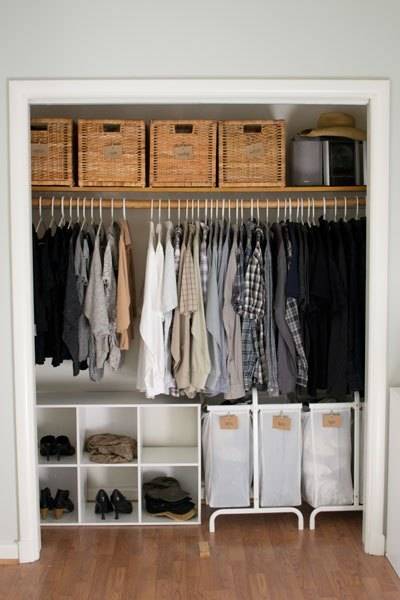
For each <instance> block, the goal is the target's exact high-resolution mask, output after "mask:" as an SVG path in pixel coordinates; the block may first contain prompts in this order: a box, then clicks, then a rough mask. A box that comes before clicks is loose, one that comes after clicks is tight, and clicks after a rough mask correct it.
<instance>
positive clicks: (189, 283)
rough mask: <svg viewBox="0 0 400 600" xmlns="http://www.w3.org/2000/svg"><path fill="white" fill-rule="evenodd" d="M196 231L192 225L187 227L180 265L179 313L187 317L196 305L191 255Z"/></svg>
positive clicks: (194, 278) (195, 308)
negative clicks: (186, 238) (186, 239)
mask: <svg viewBox="0 0 400 600" xmlns="http://www.w3.org/2000/svg"><path fill="white" fill-rule="evenodd" d="M195 231H196V228H195V226H194V225H193V223H190V224H189V225H188V241H187V245H186V250H185V254H184V256H183V259H182V260H183V264H182V283H181V290H180V294H181V295H180V300H179V311H180V313H181V314H184V315H187V314H189V313H192V312H195V311H196V310H197V308H198V305H197V288H196V276H195V272H194V263H193V255H192V240H193V235H194V233H195Z"/></svg>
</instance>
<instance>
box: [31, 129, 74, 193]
mask: <svg viewBox="0 0 400 600" xmlns="http://www.w3.org/2000/svg"><path fill="white" fill-rule="evenodd" d="M31 165H32V166H31V171H32V184H33V185H68V186H72V185H73V183H74V181H73V173H72V119H31Z"/></svg>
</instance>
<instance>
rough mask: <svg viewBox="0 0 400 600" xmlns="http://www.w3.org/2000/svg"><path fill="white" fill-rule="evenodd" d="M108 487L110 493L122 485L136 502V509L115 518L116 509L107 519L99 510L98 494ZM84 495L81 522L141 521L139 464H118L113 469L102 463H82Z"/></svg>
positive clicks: (123, 492)
mask: <svg viewBox="0 0 400 600" xmlns="http://www.w3.org/2000/svg"><path fill="white" fill-rule="evenodd" d="M100 489H104V490H105V491H106V492H107V494H108V495H109V496H110V495H111V493H112V492H113V490H114V489H118V490H119V491H120V492H122V494H124V496H125V497H126V498H127V499H128V500H130V501H131V502H132V504H133V512H132V513H131V514H128V515H122V514H121V515H120V518H119V519H115V518H114V517H115V515H114V513H108V514H107V515H106V518H105V520H102V518H101V515H99V514H96V513H95V505H96V502H95V501H96V494H97V492H98V491H99V490H100ZM80 498H81V504H80V506H81V509H80V515H81V524H82V525H127V524H130V525H132V524H137V523H138V522H139V512H138V469H137V467H135V466H130V467H129V468H123V467H121V466H117V467H115V468H113V469H109V468H108V466H106V465H100V466H99V468H97V469H91V468H90V467H81V469H80Z"/></svg>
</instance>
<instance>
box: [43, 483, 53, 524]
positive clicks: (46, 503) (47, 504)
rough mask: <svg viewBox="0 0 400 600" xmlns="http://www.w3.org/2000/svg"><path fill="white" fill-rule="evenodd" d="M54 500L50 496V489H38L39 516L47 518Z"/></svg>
mask: <svg viewBox="0 0 400 600" xmlns="http://www.w3.org/2000/svg"><path fill="white" fill-rule="evenodd" d="M53 508H54V500H53V498H52V496H51V492H50V489H49V488H48V487H46V488H43V489H42V490H40V516H41V518H42V519H43V520H44V519H47V517H48V514H49V510H53Z"/></svg>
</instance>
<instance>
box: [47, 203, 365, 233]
mask: <svg viewBox="0 0 400 600" xmlns="http://www.w3.org/2000/svg"><path fill="white" fill-rule="evenodd" d="M72 202H73V199H72V197H71V198H70V200H69V225H70V226H72V223H73V205H72ZM95 202H96V203H98V208H99V226H102V225H103V199H102V198H101V197H100V198H99V200H98V201H96V200H95V199H94V198H91V200H90V220H91V221H90V222H91V223H92V224H93V223H94V222H95V218H94V204H95ZM107 202H108V201H107ZM162 202H165V200H164V201H163V200H161V198H160V199H159V200H158V222H161V213H162ZM177 202H178V207H177V211H178V215H177V216H178V222H179V223H180V222H181V200H180V199H178V200H177ZM182 202H184V201H182ZM189 202H190V201H189V199H186V201H185V203H186V206H185V220H186V222H187V221H188V220H189V213H190V212H191V219H192V221H193V220H194V217H195V207H196V208H197V219H200V199H197V200H195V199H193V198H192V200H191V211H190V208H189ZM234 202H235V204H234V210H235V214H236V224H238V222H239V214H240V219H241V222H243V220H244V217H243V213H244V206H243V202H244V201H243V198H241V199H239V198H236V199H235V200H234ZM264 202H265V219H266V222H267V223H268V222H269V209H270V207H269V199H268V198H266V200H265V201H264ZM275 202H276V211H277V212H276V218H277V221H278V222H279V220H280V217H281V200H280V199H279V198H277V199H276V201H275ZM75 203H76V222H80V223H81V227H82V229H83V227H84V226H85V225H86V223H87V219H86V208H87V201H86V198H85V197H84V198H83V199H82V204H81V201H80V198H79V197H78V198H76V199H75ZM203 203H204V218H205V220H206V221H207V220H208V217H209V216H210V220H211V221H212V220H213V216H214V210H215V219H218V218H219V208H221V217H220V218H222V219H225V214H226V213H225V211H226V210H227V214H228V221H229V222H231V209H232V202H231V199H228V200H225V199H224V198H223V199H222V201H219V200H218V199H215V200H213V199H207V198H205V199H204V201H203ZM282 203H283V211H282V212H283V220H284V221H286V220H287V219H289V221H292V217H293V213H294V212H295V214H296V217H295V220H296V221H297V222H301V223H304V222H305V221H304V213H305V212H307V217H306V221H307V222H308V224H310V225H311V224H313V225H315V199H314V198H310V197H308V198H307V201H306V202H305V199H304V198H303V197H301V198H299V197H298V198H297V199H296V200H292V198H290V197H289V198H284V199H283V200H282ZM55 204H56V199H55V197H54V196H53V197H52V199H51V220H50V223H49V226H48V227H49V228H52V227H53V226H54V225H55V223H56V219H55V214H54V212H55ZM57 204H58V202H57ZM220 204H221V207H220ZM305 204H306V208H305ZM347 204H348V202H347V197H346V196H344V197H343V220H344V221H346V219H347V208H348V206H347ZM226 205H227V207H226ZM38 206H39V221H38V224H37V226H36V231H39V229H40V227H41V225H42V224H44V219H43V206H42V197H41V196H40V197H39V203H38ZM126 208H127V207H126V199H125V198H122V214H123V218H124V219H125V220H126ZM359 208H360V207H359V197H358V196H356V219H359ZM60 209H61V216H60V220H59V222H58V226H59V227H62V226H63V225H64V224H65V223H66V215H65V201H64V196H62V197H61V201H60ZM81 209H82V221H81ZM110 210H111V215H110V216H111V222H113V220H114V198H111V201H110ZM333 210H334V221H337V213H338V201H337V198H336V196H335V197H334V203H333ZM254 212H255V214H256V215H257V222H258V223H259V222H260V201H259V198H257V199H256V200H254V198H251V199H250V218H251V219H253V218H254ZM326 214H327V201H326V198H325V197H323V198H322V215H323V218H324V219H325V218H326ZM167 215H168V220H169V219H170V218H171V201H170V199H168V200H167ZM150 220H151V221H153V220H154V200H153V199H151V201H150Z"/></svg>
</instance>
